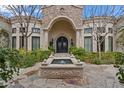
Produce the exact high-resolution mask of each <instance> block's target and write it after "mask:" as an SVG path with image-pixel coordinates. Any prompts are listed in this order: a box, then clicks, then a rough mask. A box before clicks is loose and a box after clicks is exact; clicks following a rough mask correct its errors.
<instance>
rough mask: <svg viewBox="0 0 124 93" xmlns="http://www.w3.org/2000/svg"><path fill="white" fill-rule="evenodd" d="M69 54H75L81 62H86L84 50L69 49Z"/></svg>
mask: <svg viewBox="0 0 124 93" xmlns="http://www.w3.org/2000/svg"><path fill="white" fill-rule="evenodd" d="M69 53H72V54H74V55H75V57H76V58H77V59H80V60H81V61H84V57H85V55H86V52H85V50H84V49H83V48H77V47H74V46H73V47H70V48H69Z"/></svg>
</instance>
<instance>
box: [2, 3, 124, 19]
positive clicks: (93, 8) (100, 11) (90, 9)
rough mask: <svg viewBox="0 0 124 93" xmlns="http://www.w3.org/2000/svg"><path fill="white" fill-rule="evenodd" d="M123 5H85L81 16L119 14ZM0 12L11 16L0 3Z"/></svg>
mask: <svg viewBox="0 0 124 93" xmlns="http://www.w3.org/2000/svg"><path fill="white" fill-rule="evenodd" d="M123 12H124V6H121V5H85V6H84V7H83V10H82V17H83V18H90V17H93V16H105V15H106V16H116V17H118V16H120V15H124V13H123ZM0 14H2V15H4V16H5V17H8V18H10V17H12V14H11V13H10V12H9V11H8V10H7V9H6V8H5V7H4V6H2V5H0Z"/></svg>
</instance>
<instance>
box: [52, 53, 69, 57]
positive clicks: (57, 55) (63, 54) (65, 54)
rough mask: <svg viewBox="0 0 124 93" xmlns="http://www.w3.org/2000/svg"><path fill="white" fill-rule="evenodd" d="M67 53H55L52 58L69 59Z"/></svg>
mask: <svg viewBox="0 0 124 93" xmlns="http://www.w3.org/2000/svg"><path fill="white" fill-rule="evenodd" d="M70 56H71V55H70V54H69V53H55V54H54V57H70Z"/></svg>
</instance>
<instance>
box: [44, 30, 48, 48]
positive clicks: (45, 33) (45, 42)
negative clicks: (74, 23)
mask: <svg viewBox="0 0 124 93" xmlns="http://www.w3.org/2000/svg"><path fill="white" fill-rule="evenodd" d="M43 40H44V41H43V45H44V49H46V50H47V49H48V44H49V43H48V30H44V39H43Z"/></svg>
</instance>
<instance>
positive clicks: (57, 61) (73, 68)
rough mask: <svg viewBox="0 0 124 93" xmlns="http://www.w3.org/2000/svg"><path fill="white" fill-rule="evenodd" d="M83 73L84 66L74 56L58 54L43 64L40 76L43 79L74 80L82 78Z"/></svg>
mask: <svg viewBox="0 0 124 93" xmlns="http://www.w3.org/2000/svg"><path fill="white" fill-rule="evenodd" d="M63 55H64V56H63ZM66 55H67V54H66ZM82 71H83V64H82V63H81V62H80V61H79V60H77V59H76V58H75V57H74V56H73V55H69V54H68V56H65V54H56V56H54V55H51V56H50V57H49V58H48V59H47V60H44V62H42V63H41V70H40V75H41V77H42V78H61V79H62V78H74V77H82Z"/></svg>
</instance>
